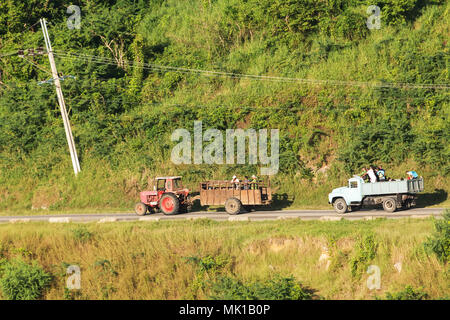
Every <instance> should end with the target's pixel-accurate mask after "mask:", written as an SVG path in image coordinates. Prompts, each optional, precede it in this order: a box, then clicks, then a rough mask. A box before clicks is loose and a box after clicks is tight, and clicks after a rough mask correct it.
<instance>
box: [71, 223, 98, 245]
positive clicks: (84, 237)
mask: <svg viewBox="0 0 450 320" xmlns="http://www.w3.org/2000/svg"><path fill="white" fill-rule="evenodd" d="M72 234H73V236H74V237H75V239H77V240H79V241H81V242H85V241H88V240H90V239H91V238H92V235H93V233H92V232H90V231H89V230H88V229H87V228H86V227H85V226H80V227H77V228H76V229H73V230H72Z"/></svg>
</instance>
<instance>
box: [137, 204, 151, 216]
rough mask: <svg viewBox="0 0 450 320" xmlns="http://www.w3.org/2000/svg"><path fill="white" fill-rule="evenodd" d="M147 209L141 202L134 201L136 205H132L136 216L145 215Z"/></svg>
mask: <svg viewBox="0 0 450 320" xmlns="http://www.w3.org/2000/svg"><path fill="white" fill-rule="evenodd" d="M147 210H148V207H147V205H146V204H145V203H142V202H139V203H136V205H135V206H134V212H136V214H137V215H138V216H145V214H146V213H147Z"/></svg>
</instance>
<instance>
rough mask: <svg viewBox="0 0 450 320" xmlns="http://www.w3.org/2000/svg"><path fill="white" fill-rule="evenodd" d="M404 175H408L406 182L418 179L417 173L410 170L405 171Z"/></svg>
mask: <svg viewBox="0 0 450 320" xmlns="http://www.w3.org/2000/svg"><path fill="white" fill-rule="evenodd" d="M406 174H407V175H408V180H411V179H417V178H418V177H419V175H418V174H417V172H415V171H412V170H411V171H406Z"/></svg>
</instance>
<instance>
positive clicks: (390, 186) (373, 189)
mask: <svg viewBox="0 0 450 320" xmlns="http://www.w3.org/2000/svg"><path fill="white" fill-rule="evenodd" d="M361 187H362V194H363V196H370V195H379V194H397V193H418V192H422V191H423V178H419V179H412V180H400V181H380V182H375V183H363V184H361Z"/></svg>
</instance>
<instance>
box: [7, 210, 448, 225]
mask: <svg viewBox="0 0 450 320" xmlns="http://www.w3.org/2000/svg"><path fill="white" fill-rule="evenodd" d="M443 212H444V209H442V208H415V209H409V210H401V211H397V212H394V213H386V212H385V211H383V210H381V209H365V210H361V211H357V212H350V213H347V214H344V215H340V214H337V213H336V212H335V211H334V210H283V211H254V212H250V213H242V214H239V215H235V216H230V215H228V214H227V213H226V212H190V213H185V214H178V215H174V216H165V215H163V214H161V213H157V214H150V215H146V216H145V217H140V216H137V215H136V214H135V213H132V212H130V213H101V214H100V213H96V214H57V215H33V216H0V223H8V222H30V221H48V222H90V221H100V222H109V221H110V222H112V221H135V220H147V221H157V220H183V219H200V218H209V219H213V220H217V221H224V220H235V221H260V220H276V219H291V218H300V219H302V220H339V219H348V220H361V219H366V220H368V219H374V218H384V217H385V218H388V219H395V218H405V217H412V218H427V217H431V216H441V215H442V213H443Z"/></svg>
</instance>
